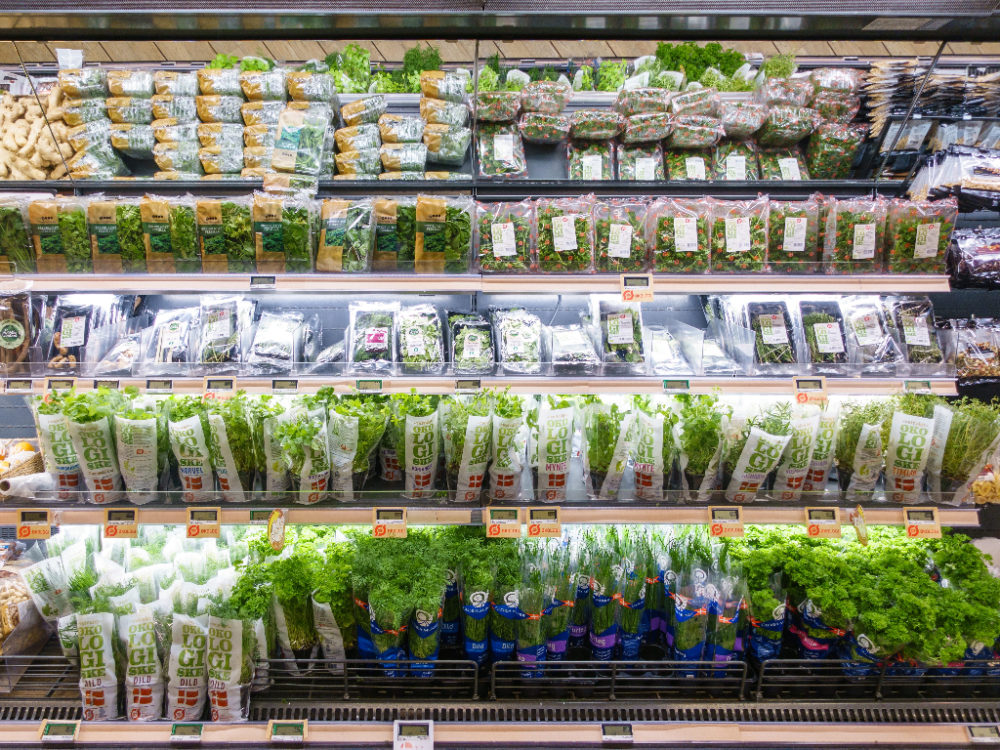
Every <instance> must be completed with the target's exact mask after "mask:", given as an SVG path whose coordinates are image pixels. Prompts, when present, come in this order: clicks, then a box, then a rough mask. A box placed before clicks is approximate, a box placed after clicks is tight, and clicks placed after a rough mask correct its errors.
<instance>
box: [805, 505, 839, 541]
mask: <svg viewBox="0 0 1000 750" xmlns="http://www.w3.org/2000/svg"><path fill="white" fill-rule="evenodd" d="M805 510H806V534H808V535H809V536H810V537H813V538H814V539H840V537H841V536H842V531H841V524H840V508H815V507H814V508H806V509H805Z"/></svg>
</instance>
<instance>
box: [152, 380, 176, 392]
mask: <svg viewBox="0 0 1000 750" xmlns="http://www.w3.org/2000/svg"><path fill="white" fill-rule="evenodd" d="M173 392H174V381H173V380H166V379H164V378H147V379H146V393H173Z"/></svg>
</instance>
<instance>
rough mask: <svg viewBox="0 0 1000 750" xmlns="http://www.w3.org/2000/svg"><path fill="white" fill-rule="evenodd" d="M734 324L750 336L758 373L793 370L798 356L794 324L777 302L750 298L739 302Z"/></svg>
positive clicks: (787, 310)
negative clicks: (747, 330)
mask: <svg viewBox="0 0 1000 750" xmlns="http://www.w3.org/2000/svg"><path fill="white" fill-rule="evenodd" d="M736 304H737V305H739V306H741V307H742V312H740V313H739V316H738V318H737V322H738V324H739V325H742V326H743V327H744V328H748V329H750V330H751V331H753V334H754V341H755V343H754V360H753V361H754V364H756V365H757V366H758V367H759V368H760V370H761V371H762V372H770V373H774V372H785V371H786V370H787V371H789V372H792V371H794V369H795V368H796V366H797V363H798V361H799V356H798V343H797V342H798V338H797V330H798V321H797V320H796V319H793V318H792V312H791V311H790V309H789V306H788V303H787V302H786V301H784V300H781V299H773V298H760V297H751V298H747V299H745V300H742V299H741V300H739V301H738V302H736Z"/></svg>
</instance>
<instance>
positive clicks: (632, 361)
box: [590, 294, 646, 373]
mask: <svg viewBox="0 0 1000 750" xmlns="http://www.w3.org/2000/svg"><path fill="white" fill-rule="evenodd" d="M590 321H591V324H592V325H594V326H596V327H598V329H599V331H600V342H601V359H602V360H603V361H604V364H605V371H606V372H618V373H625V372H627V373H640V372H642V371H643V370H644V369H645V366H646V358H645V348H644V346H643V328H642V311H641V309H640V306H639V304H638V303H635V302H622V300H621V295H601V294H592V295H591V296H590Z"/></svg>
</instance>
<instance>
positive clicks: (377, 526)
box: [372, 508, 406, 539]
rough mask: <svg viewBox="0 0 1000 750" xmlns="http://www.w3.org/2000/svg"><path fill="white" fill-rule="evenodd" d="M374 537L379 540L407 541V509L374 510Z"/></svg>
mask: <svg viewBox="0 0 1000 750" xmlns="http://www.w3.org/2000/svg"><path fill="white" fill-rule="evenodd" d="M372 536H373V537H376V538H378V539H405V538H406V508H373V509H372Z"/></svg>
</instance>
